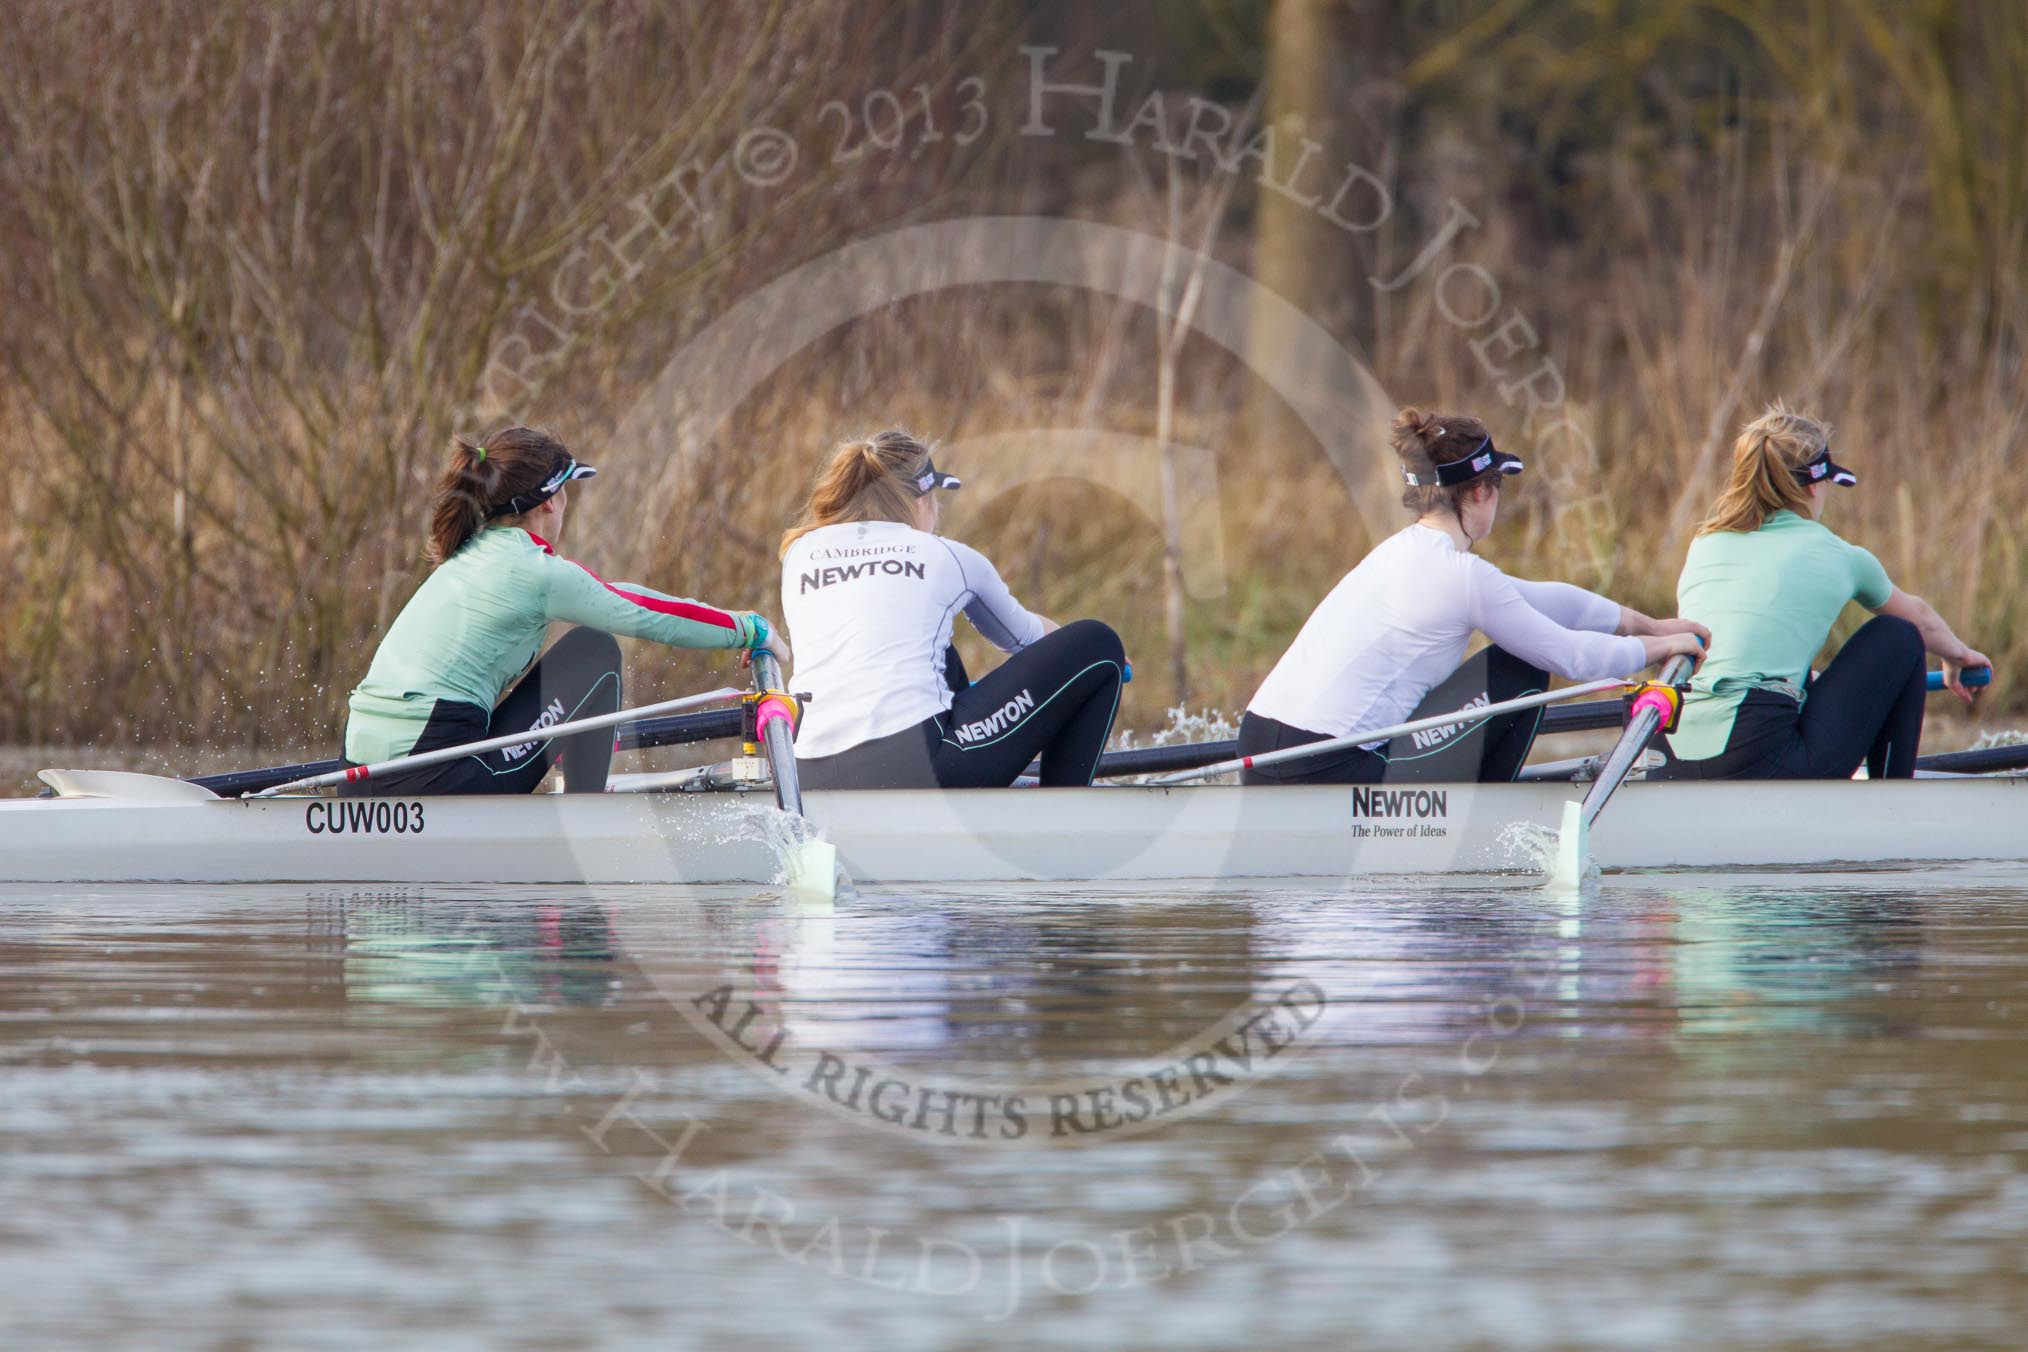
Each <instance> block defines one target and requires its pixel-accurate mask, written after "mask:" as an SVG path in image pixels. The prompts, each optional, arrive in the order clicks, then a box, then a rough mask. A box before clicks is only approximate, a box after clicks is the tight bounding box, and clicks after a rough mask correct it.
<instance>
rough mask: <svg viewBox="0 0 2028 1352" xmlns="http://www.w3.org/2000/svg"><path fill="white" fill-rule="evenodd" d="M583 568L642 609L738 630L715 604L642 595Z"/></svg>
mask: <svg viewBox="0 0 2028 1352" xmlns="http://www.w3.org/2000/svg"><path fill="white" fill-rule="evenodd" d="M569 562H571V563H577V560H576V559H571V560H569ZM577 566H578V567H580V568H584V565H583V564H581V563H577ZM584 570H585V572H587V573H591V577H592V581H594V582H596V583H598V584H599V585H600V586H601V587H604V588H605V589H606V590H607V591H609V592H611V593H612V594H613V595H615V596H617V597H619V598H620V599H621V600H623V601H631V602H633V603H634V604H635V605H637V606H639V607H640V608H641V609H643V610H652V611H654V612H655V613H656V614H657V615H674V616H676V617H677V618H679V619H685V620H695V621H697V622H698V623H699V624H709V625H714V626H716V627H717V628H720V629H730V630H732V631H734V632H735V633H737V632H738V631H739V621H738V620H736V619H734V618H733V617H732V616H731V615H728V614H727V613H726V612H724V611H722V610H720V609H719V608H718V607H716V606H706V605H700V604H698V603H697V602H695V601H673V600H670V601H665V600H663V599H662V598H661V597H659V596H643V595H641V594H640V593H639V592H630V591H627V590H626V589H625V588H622V587H615V586H614V585H613V584H612V583H610V582H608V581H606V580H605V579H604V578H602V577H600V576H599V575H598V574H597V573H592V570H591V569H589V568H584Z"/></svg>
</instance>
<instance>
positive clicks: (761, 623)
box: [746, 610, 768, 652]
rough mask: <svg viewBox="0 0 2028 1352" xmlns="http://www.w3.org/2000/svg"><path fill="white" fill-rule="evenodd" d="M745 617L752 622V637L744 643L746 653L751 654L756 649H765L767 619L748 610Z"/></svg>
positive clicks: (754, 611) (766, 642)
mask: <svg viewBox="0 0 2028 1352" xmlns="http://www.w3.org/2000/svg"><path fill="white" fill-rule="evenodd" d="M746 617H747V619H749V620H750V621H752V622H753V636H752V637H751V638H749V639H748V640H747V642H746V646H747V651H748V652H752V651H753V650H754V649H756V648H765V647H767V645H768V617H767V616H765V615H763V614H761V613H760V612H759V611H757V610H749V611H748V612H747V613H746Z"/></svg>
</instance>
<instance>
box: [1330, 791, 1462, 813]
mask: <svg viewBox="0 0 2028 1352" xmlns="http://www.w3.org/2000/svg"><path fill="white" fill-rule="evenodd" d="M1450 804H1451V795H1450V790H1448V789H1364V788H1360V789H1354V790H1352V815H1353V816H1355V817H1419V818H1422V819H1424V820H1427V819H1429V818H1431V817H1448V816H1449V815H1450Z"/></svg>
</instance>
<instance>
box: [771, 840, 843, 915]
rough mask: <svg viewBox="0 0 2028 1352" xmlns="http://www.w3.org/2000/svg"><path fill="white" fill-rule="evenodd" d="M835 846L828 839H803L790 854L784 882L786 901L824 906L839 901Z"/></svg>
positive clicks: (836, 850)
mask: <svg viewBox="0 0 2028 1352" xmlns="http://www.w3.org/2000/svg"><path fill="white" fill-rule="evenodd" d="M840 872H841V870H840V868H839V866H838V847H837V846H836V845H833V844H832V843H831V842H830V841H828V840H805V841H803V842H801V843H800V844H798V845H797V846H796V847H795V848H794V849H792V850H790V851H789V860H788V867H787V876H786V878H785V880H784V886H785V890H786V891H787V893H788V896H789V900H791V901H793V902H795V903H797V904H798V905H803V906H808V905H817V906H823V905H828V904H829V903H831V902H833V901H836V900H837V899H838V877H839V873H840Z"/></svg>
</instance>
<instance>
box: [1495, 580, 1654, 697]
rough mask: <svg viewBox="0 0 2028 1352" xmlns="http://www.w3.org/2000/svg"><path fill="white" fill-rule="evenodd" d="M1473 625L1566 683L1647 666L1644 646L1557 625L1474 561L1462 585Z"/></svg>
mask: <svg viewBox="0 0 2028 1352" xmlns="http://www.w3.org/2000/svg"><path fill="white" fill-rule="evenodd" d="M1466 594H1467V606H1468V614H1469V617H1470V619H1471V623H1472V627H1473V628H1475V629H1477V630H1478V631H1479V632H1480V633H1482V634H1484V635H1485V636H1486V637H1487V638H1489V639H1491V640H1493V642H1495V643H1497V644H1499V645H1500V646H1501V647H1502V648H1505V649H1506V650H1507V651H1508V652H1510V653H1512V654H1514V656H1516V657H1518V658H1520V659H1521V660H1522V661H1524V662H1526V663H1528V664H1529V665H1531V666H1537V667H1541V668H1542V669H1544V670H1545V671H1548V672H1550V673H1551V674H1553V675H1557V676H1561V677H1563V678H1564V679H1565V680H1567V681H1598V680H1603V679H1605V678H1606V677H1608V676H1629V675H1632V674H1633V673H1634V672H1636V671H1639V670H1640V669H1641V668H1642V667H1644V666H1646V665H1647V664H1648V649H1647V645H1646V644H1644V643H1642V642H1641V641H1640V640H1639V639H1638V638H1633V637H1631V636H1628V637H1616V636H1613V635H1609V634H1601V633H1596V632H1593V631H1589V630H1583V629H1572V628H1569V627H1567V626H1565V625H1562V624H1558V623H1557V622H1556V621H1555V620H1553V619H1551V618H1550V617H1549V616H1547V615H1545V614H1543V613H1542V612H1541V611H1539V610H1537V609H1536V608H1535V607H1534V606H1532V605H1530V604H1528V602H1527V601H1526V600H1525V599H1523V597H1522V595H1521V592H1520V591H1519V589H1517V588H1516V587H1515V585H1514V581H1513V579H1512V578H1510V577H1508V576H1507V575H1506V574H1505V573H1503V572H1501V571H1500V570H1499V569H1498V568H1495V567H1494V566H1493V565H1492V564H1490V563H1487V562H1486V561H1485V560H1484V559H1477V558H1475V559H1473V560H1472V564H1471V571H1470V573H1469V575H1468V579H1467V582H1466Z"/></svg>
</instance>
